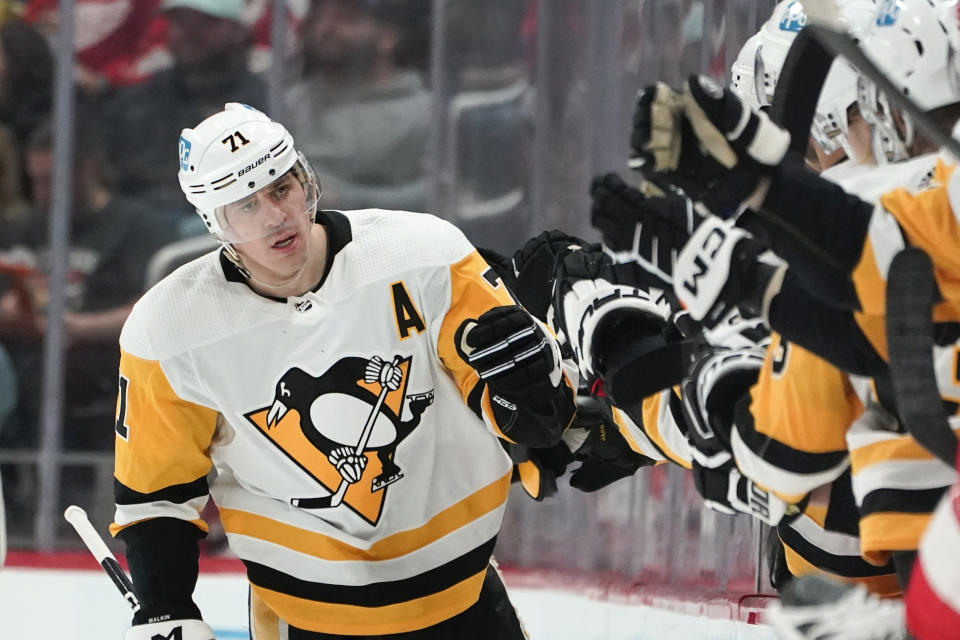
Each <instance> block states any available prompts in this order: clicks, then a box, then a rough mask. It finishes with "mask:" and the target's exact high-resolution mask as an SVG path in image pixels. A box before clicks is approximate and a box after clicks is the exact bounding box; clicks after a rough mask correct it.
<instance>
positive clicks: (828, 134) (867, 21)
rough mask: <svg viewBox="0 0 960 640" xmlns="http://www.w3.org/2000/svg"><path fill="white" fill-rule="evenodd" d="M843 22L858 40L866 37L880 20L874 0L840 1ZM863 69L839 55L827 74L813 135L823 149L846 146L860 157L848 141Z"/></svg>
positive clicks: (851, 155) (845, 27) (812, 130)
mask: <svg viewBox="0 0 960 640" xmlns="http://www.w3.org/2000/svg"><path fill="white" fill-rule="evenodd" d="M837 9H838V16H839V18H840V22H841V23H842V26H843V27H844V29H845V30H846V31H847V32H848V33H849V34H850V35H851V36H853V37H854V38H855V39H856V40H858V41H860V40H863V39H864V38H865V37H867V35H869V33H870V29H871V28H872V27H873V23H874V22H875V21H876V16H877V5H876V2H874V0H837ZM858 78H859V72H858V71H857V70H856V68H854V67H853V66H852V65H851V64H850V63H849V62H848V61H847V60H846V59H844V58H842V57H837V59H836V60H835V61H834V63H833V65H832V66H831V67H830V72H829V73H828V74H827V77H826V80H825V81H824V83H823V87H822V88H821V89H820V99H819V100H818V102H817V109H816V112H815V113H814V117H813V125H812V126H811V129H810V135H811V136H813V139H814V141H815V142H816V143H817V145H818V146H819V147H820V149H821V150H822V151H823V152H824V153H826V154H830V153H833V152H834V151H836V150H837V149H838V148H841V147H842V148H843V150H844V151H845V152H846V154H847V157H848V158H854V157H856V153H855V151H854V149H853V148H851V147H850V144H849V142H848V133H849V124H850V123H849V121H848V118H847V111H848V109H849V108H850V107H851V106H852V105H854V104H856V102H857V80H858Z"/></svg>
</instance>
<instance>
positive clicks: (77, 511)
mask: <svg viewBox="0 0 960 640" xmlns="http://www.w3.org/2000/svg"><path fill="white" fill-rule="evenodd" d="M63 517H64V518H66V520H67V522H69V523H70V524H71V525H73V528H74V529H75V530H76V531H77V534H79V536H80V539H81V540H83V543H84V544H85V545H87V549H89V550H90V553H92V554H93V557H94V558H96V559H97V562H99V563H100V566H101V567H103V570H104V571H106V572H107V575H108V576H110V580H112V581H113V584H114V585H115V586H116V587H117V589H118V590H119V591H120V593H121V594H123V597H124V598H125V599H126V601H127V602H128V603H130V607H131V608H132V609H133V611H134V613H136V612H137V611H139V610H140V600H139V599H137V594H135V593H134V592H133V583H132V582H130V578H129V577H127V574H126V572H124V570H123V569H122V568H121V567H120V563H119V562H117V559H116V558H115V557H114V556H113V553H111V552H110V549H108V548H107V545H106V543H104V541H103V538H101V537H100V534H99V533H97V530H96V529H94V528H93V525H92V524H90V519H89V518H87V512H86V511H84V510H83V509H81V508H80V507H78V506H77V505H75V504H72V505H70V506H69V507H67V510H66V511H64V512H63Z"/></svg>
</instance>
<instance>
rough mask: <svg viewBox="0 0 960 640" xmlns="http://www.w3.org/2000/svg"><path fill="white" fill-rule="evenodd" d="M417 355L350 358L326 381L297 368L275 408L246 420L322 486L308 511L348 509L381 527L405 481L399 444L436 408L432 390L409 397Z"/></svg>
mask: <svg viewBox="0 0 960 640" xmlns="http://www.w3.org/2000/svg"><path fill="white" fill-rule="evenodd" d="M412 360H413V358H412V357H411V356H407V357H403V356H394V357H393V358H386V359H385V358H382V357H380V356H372V357H369V358H359V357H345V358H342V359H340V360H338V361H337V362H336V363H335V364H334V365H333V366H331V367H330V368H329V369H327V370H326V371H325V372H324V373H323V374H321V375H320V376H314V375H311V374H310V373H308V372H306V371H304V370H303V369H300V368H299V367H292V368H290V369H289V370H287V372H286V373H284V374H283V375H282V376H280V380H279V381H278V382H277V385H276V388H275V390H274V398H273V402H272V403H271V404H270V406H268V407H261V408H259V409H256V410H254V411H251V412H250V413H248V414H246V418H247V420H249V421H250V422H251V423H253V424H254V425H255V426H256V427H257V429H258V430H259V432H260V433H261V434H263V436H264V437H266V438H267V439H268V440H270V442H271V443H273V444H274V445H275V446H276V447H278V448H279V449H280V450H281V451H283V453H284V454H286V455H287V456H288V457H289V458H290V459H291V460H292V461H293V462H295V463H296V464H297V466H299V467H300V468H301V469H303V470H304V471H306V472H307V473H308V474H310V476H311V477H312V478H313V479H314V480H316V482H317V484H318V485H319V486H318V488H317V489H318V490H317V495H316V497H313V496H304V497H303V498H295V499H293V500H291V502H293V504H294V505H296V506H299V507H302V508H304V509H326V508H333V507H337V506H340V505H341V504H342V505H346V506H348V507H349V508H350V509H352V510H353V511H354V512H356V513H357V514H358V515H360V516H361V517H362V518H364V519H365V520H367V521H368V522H369V523H370V524H373V525H375V524H376V523H377V521H378V520H379V518H380V514H381V512H382V510H383V501H384V500H385V499H386V493H387V492H386V487H387V486H389V485H391V484H393V483H394V482H397V481H399V480H401V479H402V478H403V469H402V468H401V466H400V465H399V464H398V461H397V460H396V459H395V458H396V452H397V445H399V444H400V443H401V442H402V441H403V440H404V439H405V438H406V437H407V436H408V435H410V433H411V432H412V431H413V430H414V429H415V428H416V427H417V426H418V425H419V424H420V419H421V417H422V416H423V413H424V411H426V409H427V407H429V406H430V405H431V404H432V403H433V390H432V389H431V390H429V391H426V392H422V393H414V394H409V395H408V394H407V385H408V382H409V379H410V367H411V364H412Z"/></svg>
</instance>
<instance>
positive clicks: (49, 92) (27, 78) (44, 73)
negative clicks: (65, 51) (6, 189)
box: [0, 18, 53, 149]
mask: <svg viewBox="0 0 960 640" xmlns="http://www.w3.org/2000/svg"><path fill="white" fill-rule="evenodd" d="M52 96H53V54H52V53H51V50H50V46H49V45H48V44H47V41H46V39H45V38H44V37H43V35H42V34H41V33H40V32H39V31H37V30H36V29H34V28H33V27H31V26H30V25H28V24H27V23H25V22H24V21H23V20H20V19H17V18H14V19H11V20H8V21H6V22H4V23H2V24H0V123H2V124H4V125H6V126H7V127H10V129H12V130H13V133H14V135H15V137H16V142H17V144H18V145H19V146H20V148H21V149H22V148H23V147H24V145H25V144H26V142H27V139H28V138H29V137H30V135H31V133H33V130H34V129H35V128H36V127H37V125H38V124H39V123H40V122H42V121H43V120H45V119H46V118H47V117H48V116H49V115H50V109H51V105H52Z"/></svg>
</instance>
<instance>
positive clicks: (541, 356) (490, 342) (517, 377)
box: [455, 306, 562, 397]
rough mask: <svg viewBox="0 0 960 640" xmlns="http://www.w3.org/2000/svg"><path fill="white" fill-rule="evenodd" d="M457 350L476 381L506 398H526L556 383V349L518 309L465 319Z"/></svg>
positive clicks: (502, 308) (460, 328) (535, 324)
mask: <svg viewBox="0 0 960 640" xmlns="http://www.w3.org/2000/svg"><path fill="white" fill-rule="evenodd" d="M455 339H456V344H457V349H458V350H459V352H460V357H462V358H463V359H464V360H465V361H466V362H467V363H468V364H469V365H470V366H471V367H473V368H474V369H475V370H476V371H477V373H478V374H479V375H480V378H481V379H482V380H483V381H484V382H486V383H487V385H488V386H489V387H490V388H491V390H494V391H500V392H505V394H506V395H507V396H514V397H515V396H518V395H521V396H522V395H528V394H532V393H537V392H538V391H541V390H543V389H546V388H551V387H556V386H557V385H558V384H560V379H561V376H562V372H561V369H560V350H559V348H558V347H557V344H556V342H555V341H554V340H552V339H551V338H550V337H548V336H547V333H546V331H544V329H543V328H542V327H541V326H540V324H539V323H538V322H537V321H536V320H534V318H533V317H532V316H531V315H530V314H529V313H528V312H527V311H526V310H524V309H522V308H521V307H516V306H510V307H496V308H494V309H490V310H489V311H487V312H486V313H484V314H483V315H482V316H480V317H479V318H477V319H476V320H472V319H471V320H466V321H465V322H464V323H463V324H462V325H460V327H459V329H457V335H456V338H455Z"/></svg>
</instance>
